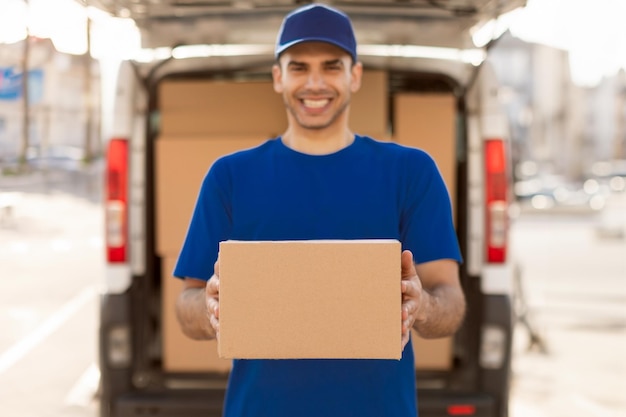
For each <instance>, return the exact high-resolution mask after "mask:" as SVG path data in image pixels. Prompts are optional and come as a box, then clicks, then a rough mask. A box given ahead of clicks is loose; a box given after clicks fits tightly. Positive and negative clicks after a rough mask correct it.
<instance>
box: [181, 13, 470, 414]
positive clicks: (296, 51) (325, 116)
mask: <svg viewBox="0 0 626 417" xmlns="http://www.w3.org/2000/svg"><path fill="white" fill-rule="evenodd" d="M362 72H363V68H362V64H361V63H360V62H359V61H358V59H357V54H356V41H355V37H354V33H353V30H352V25H351V22H350V20H349V18H348V17H347V16H346V15H345V14H343V13H342V12H340V11H338V10H336V9H333V8H330V7H328V6H324V5H319V4H313V5H308V6H304V7H302V8H299V9H297V10H295V11H293V12H292V13H290V14H289V15H287V16H286V17H285V20H284V21H283V25H282V27H281V29H280V32H279V35H278V40H277V44H276V64H275V65H274V66H273V68H272V76H273V82H274V89H275V91H276V92H277V93H279V94H281V95H282V97H283V100H284V102H285V107H286V109H287V118H288V127H287V130H286V131H285V132H284V133H283V134H282V135H281V136H280V137H278V138H275V139H272V140H269V141H267V142H266V143H264V144H262V145H260V146H258V147H256V148H254V149H249V150H245V151H241V152H238V153H235V154H233V155H229V156H226V157H223V158H221V159H219V160H218V161H216V162H215V163H214V164H213V166H212V167H211V169H210V170H209V173H208V174H207V176H206V178H205V179H204V182H203V184H202V187H201V190H200V193H199V196H198V201H197V206H196V209H195V211H194V214H193V218H192V221H191V224H190V227H189V231H188V234H187V238H186V240H185V242H184V245H183V248H182V251H181V253H180V257H179V259H178V263H177V266H176V268H175V271H174V275H175V276H177V277H180V278H184V289H183V291H182V293H181V295H180V297H179V300H178V303H177V307H176V308H177V314H178V318H179V321H180V323H181V326H182V329H183V331H184V332H185V333H186V334H187V335H188V336H190V337H192V338H194V339H199V340H201V339H212V338H215V337H219V261H218V259H217V258H218V244H219V242H220V241H223V240H227V239H237V240H301V239H368V238H373V239H374V238H388V239H389V238H390V239H398V240H400V242H402V246H403V249H404V250H403V252H402V256H401V260H400V261H401V271H402V273H401V275H402V276H401V277H398V278H399V279H401V280H402V283H401V289H402V299H403V302H402V316H401V317H398V320H402V341H403V348H404V350H403V355H402V359H401V360H400V361H395V360H235V361H234V362H233V368H232V371H231V374H230V380H229V385H228V389H227V395H226V399H225V407H224V415H225V416H227V417H243V416H255V417H261V416H266V417H307V416H311V417H346V416H358V417H366V416H372V417H392V416H402V417H404V416H406V417H408V416H415V415H416V414H417V410H416V409H417V406H416V395H415V392H416V391H415V365H414V358H413V350H412V346H411V342H410V330H411V329H415V330H416V331H417V332H418V333H419V334H420V335H421V336H423V337H443V336H447V335H450V334H452V333H454V332H455V331H456V330H457V328H458V326H459V324H460V322H461V320H462V318H463V314H464V310H465V301H464V296H463V293H462V290H461V287H460V284H459V277H458V263H459V262H460V261H461V256H460V252H459V247H458V242H457V240H456V235H455V232H454V227H453V224H452V220H451V208H450V200H449V197H448V194H447V191H446V188H445V185H444V183H443V180H442V179H441V176H440V174H439V171H438V170H437V167H436V165H435V164H434V162H433V161H432V159H431V158H430V157H429V156H428V155H427V154H425V153H424V152H422V151H420V150H417V149H411V148H406V147H402V146H400V145H397V144H394V143H385V142H378V141H376V140H374V139H372V138H368V137H364V136H360V135H357V134H354V133H353V132H351V131H350V130H349V128H348V114H349V107H350V97H351V95H352V94H353V93H355V92H357V91H358V90H359V87H360V84H361V76H362ZM433 139H434V140H436V138H433ZM414 258H415V260H414ZM294 279H297V277H294ZM259 285H263V283H262V282H259Z"/></svg>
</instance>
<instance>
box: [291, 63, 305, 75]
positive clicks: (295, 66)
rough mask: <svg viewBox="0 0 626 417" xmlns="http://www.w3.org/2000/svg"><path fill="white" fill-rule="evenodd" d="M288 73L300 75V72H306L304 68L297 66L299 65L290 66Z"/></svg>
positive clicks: (303, 66)
mask: <svg viewBox="0 0 626 417" xmlns="http://www.w3.org/2000/svg"><path fill="white" fill-rule="evenodd" d="M289 71H291V72H295V73H301V72H304V71H306V66H305V65H299V64H291V65H289Z"/></svg>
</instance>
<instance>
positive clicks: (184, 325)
mask: <svg viewBox="0 0 626 417" xmlns="http://www.w3.org/2000/svg"><path fill="white" fill-rule="evenodd" d="M176 317H177V318H178V322H179V323H180V327H181V329H182V331H183V333H184V334H185V335H186V336H187V337H190V338H191V339H194V340H210V339H215V330H214V329H213V327H212V326H211V323H210V321H209V315H208V312H207V307H206V301H205V291H204V289H202V288H187V289H185V290H184V291H182V292H181V294H180V295H179V297H178V300H177V302H176Z"/></svg>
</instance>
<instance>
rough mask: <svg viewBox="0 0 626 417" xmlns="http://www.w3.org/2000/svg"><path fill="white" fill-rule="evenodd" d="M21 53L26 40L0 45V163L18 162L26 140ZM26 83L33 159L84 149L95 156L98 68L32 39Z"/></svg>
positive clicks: (48, 43) (50, 44) (47, 43)
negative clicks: (58, 149) (56, 150)
mask: <svg viewBox="0 0 626 417" xmlns="http://www.w3.org/2000/svg"><path fill="white" fill-rule="evenodd" d="M23 51H24V41H22V42H18V43H14V44H0V161H2V160H12V159H15V158H16V157H17V156H18V155H19V154H20V150H21V147H22V142H23V140H24V135H23V130H24V129H23V120H24V119H23V116H24V97H23V94H22V82H23V80H24V74H23V69H22V66H23V64H22V59H23ZM86 66H89V67H86ZM27 78H28V101H29V103H28V105H29V106H28V107H29V115H28V116H29V135H28V138H27V139H28V146H29V154H31V155H32V154H35V155H45V154H46V151H47V150H48V149H52V148H55V147H75V148H79V149H84V148H85V146H86V145H88V146H90V147H91V148H92V151H93V152H95V153H97V152H98V151H99V147H98V144H99V140H97V138H98V131H99V127H98V105H97V103H98V100H99V90H98V88H93V86H97V85H98V80H97V78H98V66H97V63H94V62H93V61H92V60H91V58H87V57H85V56H75V55H69V54H63V53H60V52H57V51H56V50H55V49H54V46H53V45H52V43H51V42H50V41H49V40H48V39H37V38H31V40H30V48H29V54H28V77H27ZM88 141H90V142H91V143H87V142H88Z"/></svg>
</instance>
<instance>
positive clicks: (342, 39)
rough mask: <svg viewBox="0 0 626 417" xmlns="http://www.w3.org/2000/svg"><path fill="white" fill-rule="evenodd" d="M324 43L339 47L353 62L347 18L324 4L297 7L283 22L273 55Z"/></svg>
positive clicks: (349, 23) (353, 38) (350, 32)
mask: <svg viewBox="0 0 626 417" xmlns="http://www.w3.org/2000/svg"><path fill="white" fill-rule="evenodd" d="M314 41H317V42H327V43H330V44H333V45H335V46H338V47H340V48H341V49H343V50H345V51H346V52H348V53H349V54H350V56H351V57H352V61H353V62H356V61H357V59H356V56H357V55H356V39H355V37H354V31H353V30H352V23H351V22H350V18H349V17H348V16H347V15H346V14H345V13H343V12H341V11H339V10H337V9H334V8H332V7H330V6H327V5H325V4H316V3H313V4H309V5H306V6H303V7H300V8H298V9H296V10H294V11H292V12H291V13H289V14H288V15H287V16H285V19H284V20H283V24H282V25H281V27H280V31H279V32H278V39H277V40H276V49H275V56H276V58H278V57H279V56H280V54H281V53H282V52H283V51H285V49H287V48H289V47H291V46H294V45H297V44H299V43H302V42H314Z"/></svg>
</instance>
